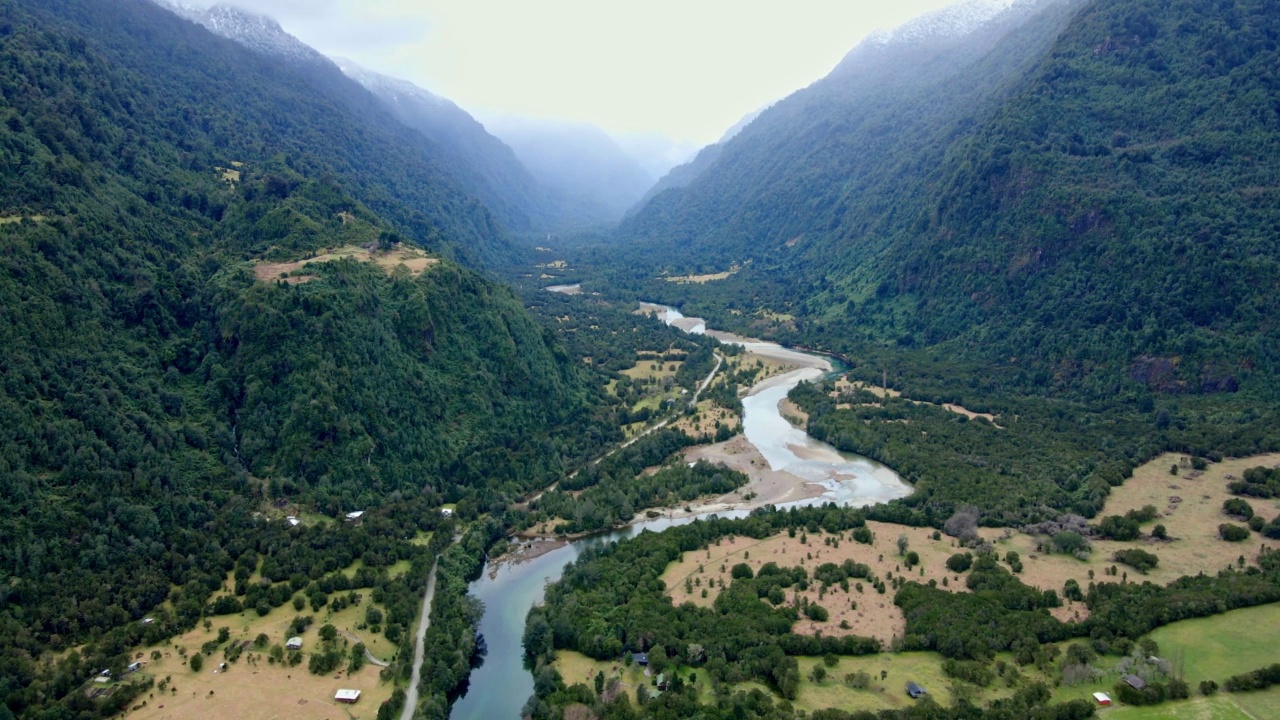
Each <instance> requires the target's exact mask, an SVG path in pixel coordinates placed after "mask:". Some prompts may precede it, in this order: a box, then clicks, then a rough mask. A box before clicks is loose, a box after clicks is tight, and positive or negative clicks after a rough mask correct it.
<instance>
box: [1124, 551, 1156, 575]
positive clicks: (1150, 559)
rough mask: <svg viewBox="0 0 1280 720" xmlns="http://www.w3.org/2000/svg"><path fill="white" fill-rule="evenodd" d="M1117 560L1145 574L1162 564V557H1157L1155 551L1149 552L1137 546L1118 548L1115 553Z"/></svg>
mask: <svg viewBox="0 0 1280 720" xmlns="http://www.w3.org/2000/svg"><path fill="white" fill-rule="evenodd" d="M1115 561H1116V562H1118V563H1124V564H1125V565H1128V566H1129V567H1131V568H1133V569H1135V570H1137V571H1138V572H1140V573H1143V574H1144V575H1145V574H1146V572H1147V571H1148V570H1151V569H1152V568H1154V567H1155V566H1157V565H1159V564H1160V558H1158V557H1156V556H1155V555H1154V554H1153V553H1149V552H1147V551H1146V550H1139V549H1137V548H1131V549H1128V550H1117V551H1116V554H1115Z"/></svg>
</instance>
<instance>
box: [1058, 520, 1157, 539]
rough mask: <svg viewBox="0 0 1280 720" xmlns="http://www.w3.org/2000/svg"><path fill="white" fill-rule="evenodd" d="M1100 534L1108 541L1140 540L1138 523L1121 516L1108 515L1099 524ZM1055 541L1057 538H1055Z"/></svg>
mask: <svg viewBox="0 0 1280 720" xmlns="http://www.w3.org/2000/svg"><path fill="white" fill-rule="evenodd" d="M1098 532H1099V534H1101V535H1102V537H1104V538H1107V539H1108V540H1120V541H1122V542H1123V541H1127V540H1137V539H1138V532H1139V531H1138V521H1137V520H1135V519H1133V518H1129V517H1121V516H1120V515H1108V516H1106V517H1104V518H1102V522H1101V523H1099V524H1098ZM1054 539H1055V540H1056V539H1057V538H1054Z"/></svg>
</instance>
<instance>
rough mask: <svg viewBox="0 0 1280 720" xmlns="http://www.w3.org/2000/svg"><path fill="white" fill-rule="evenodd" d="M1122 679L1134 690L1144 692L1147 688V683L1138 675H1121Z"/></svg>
mask: <svg viewBox="0 0 1280 720" xmlns="http://www.w3.org/2000/svg"><path fill="white" fill-rule="evenodd" d="M1120 679H1121V680H1123V681H1124V683H1125V684H1126V685H1128V686H1129V687H1131V688H1133V689H1134V690H1144V689H1146V687H1147V681H1146V680H1143V679H1142V678H1140V677H1138V676H1137V675H1121V676H1120Z"/></svg>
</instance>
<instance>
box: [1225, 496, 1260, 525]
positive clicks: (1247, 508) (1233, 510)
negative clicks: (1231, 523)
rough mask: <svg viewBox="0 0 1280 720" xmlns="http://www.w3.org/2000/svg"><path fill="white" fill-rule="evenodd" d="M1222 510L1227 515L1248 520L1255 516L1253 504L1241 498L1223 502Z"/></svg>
mask: <svg viewBox="0 0 1280 720" xmlns="http://www.w3.org/2000/svg"><path fill="white" fill-rule="evenodd" d="M1222 512H1223V514H1225V515H1230V516H1232V517H1236V518H1240V519H1241V520H1248V519H1249V518H1251V517H1253V506H1252V505H1250V504H1249V501H1248V500H1243V499H1241V498H1231V499H1229V500H1226V501H1225V502H1223V503H1222Z"/></svg>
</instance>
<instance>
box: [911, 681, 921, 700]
mask: <svg viewBox="0 0 1280 720" xmlns="http://www.w3.org/2000/svg"><path fill="white" fill-rule="evenodd" d="M907 694H908V695H910V696H911V699H912V700H916V699H918V698H921V697H923V696H924V694H925V692H924V688H922V687H920V686H919V685H917V684H915V683H913V682H908V683H907Z"/></svg>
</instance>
